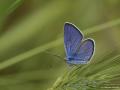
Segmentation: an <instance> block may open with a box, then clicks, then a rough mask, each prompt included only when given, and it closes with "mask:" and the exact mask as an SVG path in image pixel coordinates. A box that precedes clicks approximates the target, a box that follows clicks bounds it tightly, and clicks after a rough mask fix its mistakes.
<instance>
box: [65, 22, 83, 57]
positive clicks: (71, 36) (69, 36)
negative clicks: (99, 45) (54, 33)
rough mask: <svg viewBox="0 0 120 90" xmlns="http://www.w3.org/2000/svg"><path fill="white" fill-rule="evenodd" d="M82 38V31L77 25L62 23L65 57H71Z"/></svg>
mask: <svg viewBox="0 0 120 90" xmlns="http://www.w3.org/2000/svg"><path fill="white" fill-rule="evenodd" d="M82 38H83V35H82V33H81V32H80V31H79V30H78V29H77V27H76V26H75V25H73V24H71V23H65V25H64V44H65V50H66V55H67V59H69V58H73V55H74V53H75V52H76V50H77V48H78V46H79V45H80V43H81V40H82Z"/></svg>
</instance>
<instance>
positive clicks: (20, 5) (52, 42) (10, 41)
mask: <svg viewBox="0 0 120 90" xmlns="http://www.w3.org/2000/svg"><path fill="white" fill-rule="evenodd" d="M65 22H71V23H73V24H75V25H76V26H77V27H78V28H80V30H81V31H82V32H83V33H84V36H85V38H88V37H89V38H93V39H94V40H95V43H96V48H95V53H94V57H93V58H92V60H91V62H96V61H97V60H99V58H101V57H104V56H106V55H107V54H109V53H112V54H111V56H113V55H116V54H119V51H120V50H119V49H120V30H119V29H120V0H0V90H46V89H47V88H49V87H51V86H52V85H53V83H54V82H55V80H56V79H57V77H59V76H60V75H62V74H63V73H64V71H66V70H67V64H66V63H65V61H64V57H65V51H64V43H63V26H64V23H65ZM46 51H47V52H46ZM48 52H49V53H48ZM54 54H57V55H60V56H61V57H63V59H60V58H58V57H56V56H54Z"/></svg>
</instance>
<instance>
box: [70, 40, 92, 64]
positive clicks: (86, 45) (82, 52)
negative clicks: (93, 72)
mask: <svg viewBox="0 0 120 90" xmlns="http://www.w3.org/2000/svg"><path fill="white" fill-rule="evenodd" d="M93 53H94V41H93V40H92V39H87V40H85V41H83V42H82V43H81V45H80V47H79V49H78V51H76V53H75V54H74V60H72V61H70V62H68V63H71V64H86V63H87V62H88V61H89V60H90V58H91V57H92V55H93Z"/></svg>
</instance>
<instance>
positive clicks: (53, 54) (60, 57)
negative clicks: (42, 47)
mask: <svg viewBox="0 0 120 90" xmlns="http://www.w3.org/2000/svg"><path fill="white" fill-rule="evenodd" d="M45 53H47V54H50V55H52V56H55V57H57V58H59V59H64V58H63V57H62V56H60V55H57V54H55V53H51V52H49V51H45Z"/></svg>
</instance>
